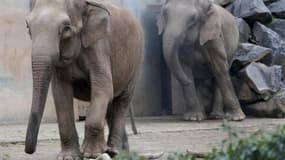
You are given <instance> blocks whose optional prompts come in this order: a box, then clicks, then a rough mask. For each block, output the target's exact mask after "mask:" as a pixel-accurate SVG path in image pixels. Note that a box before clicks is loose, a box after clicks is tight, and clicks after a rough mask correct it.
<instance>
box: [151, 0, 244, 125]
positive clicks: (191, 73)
mask: <svg viewBox="0 0 285 160" xmlns="http://www.w3.org/2000/svg"><path fill="white" fill-rule="evenodd" d="M157 27H158V34H159V35H162V45H163V46H162V47H163V57H164V59H165V62H166V64H167V66H168V68H169V70H170V72H171V73H172V74H173V76H174V77H175V79H177V80H178V82H179V84H180V86H181V87H182V91H183V95H184V98H185V103H186V106H187V112H186V113H185V114H184V120H190V121H191V120H192V121H200V120H204V119H206V118H208V117H207V116H209V118H217V119H218V118H227V119H228V120H234V121H240V120H243V119H244V118H245V114H244V113H243V111H242V110H241V107H240V104H239V101H238V99H237V96H236V95H235V91H234V88H233V85H232V82H231V78H230V73H229V67H230V63H231V59H232V58H233V55H234V53H235V50H236V49H237V47H238V45H239V32H238V28H237V26H236V25H235V21H234V17H233V16H232V15H231V14H230V13H229V12H228V11H226V10H225V9H223V8H222V7H220V6H218V5H216V4H214V3H213V2H211V1H210V0H179V1H177V0H166V1H165V2H164V3H163V5H162V7H161V10H160V13H159V14H158V16H157ZM209 80H210V81H211V84H210V86H211V88H210V90H209V91H208V93H210V94H211V96H210V97H212V98H211V100H210V101H211V102H212V103H211V106H210V108H209V107H207V106H205V105H202V103H204V101H203V100H202V99H201V98H200V99H199V95H200V92H203V90H205V89H203V87H202V89H199V88H201V85H202V86H203V85H208V83H209ZM207 100H208V99H207ZM207 114H208V115H207Z"/></svg>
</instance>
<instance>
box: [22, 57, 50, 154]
mask: <svg viewBox="0 0 285 160" xmlns="http://www.w3.org/2000/svg"><path fill="white" fill-rule="evenodd" d="M32 71H33V99H32V109H31V113H30V118H29V123H28V129H27V133H26V143H25V145H26V146H25V152H26V153H28V154H33V153H34V152H35V150H36V146H37V138H38V132H39V127H40V123H41V119H42V116H43V112H44V108H45V103H46V99H47V93H48V89H49V84H50V80H51V77H52V71H53V69H52V58H51V57H50V56H42V55H40V56H39V55H37V56H36V55H35V56H32Z"/></svg>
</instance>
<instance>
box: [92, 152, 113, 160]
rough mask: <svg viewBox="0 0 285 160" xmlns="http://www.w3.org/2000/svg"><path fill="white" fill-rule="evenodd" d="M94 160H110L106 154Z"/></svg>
mask: <svg viewBox="0 0 285 160" xmlns="http://www.w3.org/2000/svg"><path fill="white" fill-rule="evenodd" d="M95 160H112V158H111V157H110V156H109V155H108V154H107V153H103V154H101V155H100V156H99V157H97V158H96V159H95Z"/></svg>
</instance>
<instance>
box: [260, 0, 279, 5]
mask: <svg viewBox="0 0 285 160" xmlns="http://www.w3.org/2000/svg"><path fill="white" fill-rule="evenodd" d="M276 1H278V0H263V2H264V3H265V4H266V5H269V4H271V3H273V2H276Z"/></svg>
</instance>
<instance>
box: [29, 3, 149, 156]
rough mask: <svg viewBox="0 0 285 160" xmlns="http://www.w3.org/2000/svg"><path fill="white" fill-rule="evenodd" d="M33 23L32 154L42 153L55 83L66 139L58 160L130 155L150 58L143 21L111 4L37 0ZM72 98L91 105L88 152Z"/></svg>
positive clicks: (31, 16) (62, 133) (62, 134)
mask: <svg viewBox="0 0 285 160" xmlns="http://www.w3.org/2000/svg"><path fill="white" fill-rule="evenodd" d="M26 22H27V28H28V31H29V34H30V37H31V40H32V52H31V59H32V77H33V97H32V107H31V113H30V118H29V122H28V128H27V133H26V141H25V152H26V153H28V154H33V153H34V152H35V150H36V145H37V137H38V132H39V126H40V123H41V119H42V115H43V111H44V107H45V103H46V99H47V93H48V90H49V85H50V83H51V88H52V94H53V98H54V102H55V108H56V114H57V121H58V126H59V134H60V140H61V152H60V153H59V154H58V156H57V159H58V160H80V159H82V158H83V157H86V158H96V157H98V156H99V155H100V154H101V153H104V152H107V153H109V154H110V155H111V156H114V155H116V154H117V153H118V152H120V151H122V150H125V151H128V150H129V144H128V137H127V134H126V129H125V120H124V115H125V113H126V111H128V106H129V103H130V100H131V98H132V96H133V93H134V89H135V82H136V80H137V79H138V78H137V77H138V74H139V72H140V68H141V66H142V63H143V59H144V55H143V52H144V47H143V46H144V36H143V31H142V28H141V26H140V25H139V23H138V21H137V20H136V19H135V18H134V17H133V16H132V15H131V13H130V12H129V11H127V10H126V9H124V8H121V7H119V6H116V5H114V4H112V2H110V1H101V0H32V1H31V12H30V14H29V15H28V17H27V19H26ZM73 98H77V99H79V100H83V101H90V106H89V107H88V110H87V115H86V122H85V135H84V140H83V144H82V146H81V150H80V146H79V142H78V134H77V131H76V128H75V121H74V111H73ZM105 123H106V124H107V125H108V128H109V135H108V140H107V142H106V141H105V138H104V137H105V134H104V127H105Z"/></svg>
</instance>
